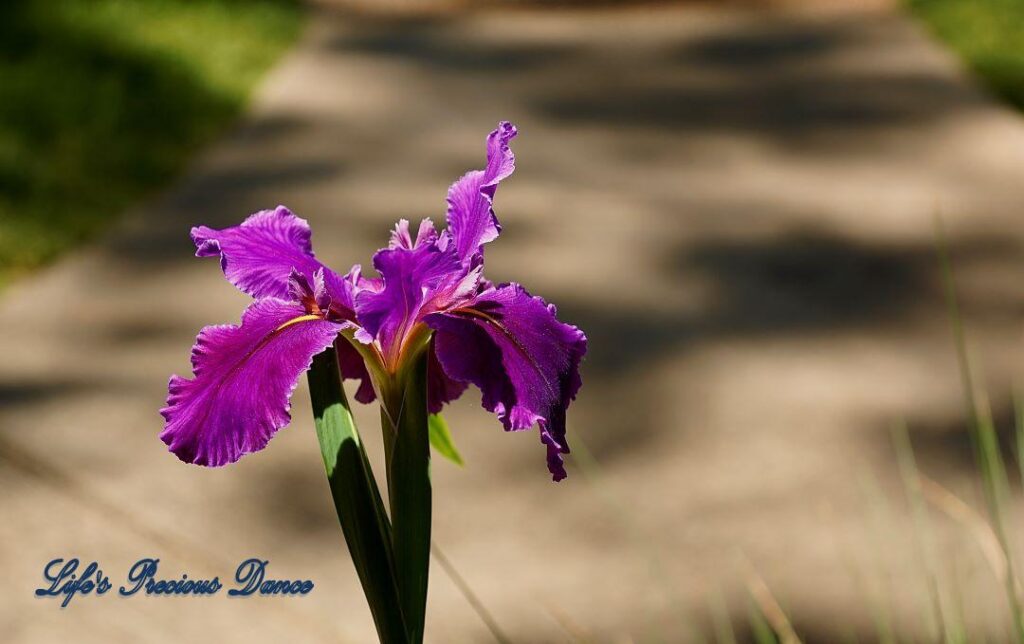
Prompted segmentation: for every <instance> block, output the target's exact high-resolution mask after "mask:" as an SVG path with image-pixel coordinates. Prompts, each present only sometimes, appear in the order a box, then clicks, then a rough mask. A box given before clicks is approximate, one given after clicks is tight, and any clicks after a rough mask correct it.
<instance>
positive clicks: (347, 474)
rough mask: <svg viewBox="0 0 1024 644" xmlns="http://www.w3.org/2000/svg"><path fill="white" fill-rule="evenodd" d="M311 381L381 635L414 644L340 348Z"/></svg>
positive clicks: (330, 470) (320, 433) (351, 545)
mask: <svg viewBox="0 0 1024 644" xmlns="http://www.w3.org/2000/svg"><path fill="white" fill-rule="evenodd" d="M308 380H309V391H310V398H311V399H312V402H313V418H314V423H315V425H316V435H317V439H318V440H319V442H320V452H321V455H322V456H323V459H324V468H325V470H326V472H327V481H328V483H329V484H330V487H331V496H332V497H333V498H334V508H335V511H336V512H337V514H338V521H339V522H340V523H341V529H342V532H344V534H345V541H346V542H347V543H348V549H349V553H350V554H351V555H352V562H353V563H354V564H355V568H356V573H357V574H358V575H359V581H360V583H361V584H362V586H363V592H364V593H365V595H366V601H367V602H368V603H369V604H370V612H371V613H372V614H373V621H374V625H375V626H376V627H377V636H378V637H379V638H380V641H381V642H385V643H387V644H391V643H392V642H394V643H404V642H408V641H410V640H409V639H408V636H407V634H406V627H405V620H404V619H403V617H402V608H401V601H400V599H399V595H398V585H397V581H396V575H395V560H394V552H393V549H392V545H391V535H392V530H391V524H390V522H389V520H388V517H387V514H386V513H385V511H384V504H383V502H382V500H381V496H380V492H379V491H378V489H377V483H376V481H375V480H374V477H373V471H372V470H371V469H370V463H369V460H368V459H367V457H366V450H365V449H364V448H363V443H362V440H361V439H360V436H359V431H358V429H357V428H356V424H355V419H354V418H353V416H352V410H351V407H350V406H349V402H348V398H347V397H346V395H345V390H344V389H343V388H342V386H341V372H340V370H339V367H338V356H337V353H336V351H335V349H334V347H331V348H329V349H327V350H326V351H324V352H323V353H321V354H319V355H317V356H315V357H314V358H313V365H312V367H311V368H310V370H309V372H308Z"/></svg>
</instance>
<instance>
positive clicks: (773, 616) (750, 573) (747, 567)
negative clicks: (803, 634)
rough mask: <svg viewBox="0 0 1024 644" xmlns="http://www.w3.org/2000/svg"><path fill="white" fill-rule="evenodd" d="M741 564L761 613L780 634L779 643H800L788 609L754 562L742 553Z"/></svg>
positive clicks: (751, 594) (748, 586) (772, 628)
mask: <svg viewBox="0 0 1024 644" xmlns="http://www.w3.org/2000/svg"><path fill="white" fill-rule="evenodd" d="M740 565H741V567H742V569H743V577H744V579H745V580H746V583H747V591H748V592H749V593H750V596H751V597H752V598H753V599H754V602H756V604H757V607H758V609H759V612H760V614H761V615H762V616H763V617H764V619H766V620H767V621H768V624H770V625H771V630H773V631H774V632H775V634H776V635H777V636H778V638H779V644H800V638H799V637H797V634H796V631H794V630H793V625H792V624H790V622H789V618H788V617H786V611H784V610H782V606H781V605H780V604H779V602H778V600H777V599H775V595H773V594H772V591H771V589H770V588H768V584H767V583H765V581H764V579H763V578H762V577H761V575H760V574H758V572H757V570H756V569H755V568H754V564H752V563H751V562H750V560H749V559H747V558H746V556H743V555H741V556H740ZM773 639H774V638H773Z"/></svg>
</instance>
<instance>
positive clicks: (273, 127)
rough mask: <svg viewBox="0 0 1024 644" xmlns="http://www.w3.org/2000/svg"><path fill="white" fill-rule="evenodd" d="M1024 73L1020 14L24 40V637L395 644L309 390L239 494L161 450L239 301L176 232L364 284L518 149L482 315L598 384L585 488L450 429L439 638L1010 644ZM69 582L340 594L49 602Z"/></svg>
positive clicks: (876, 10)
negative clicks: (544, 316)
mask: <svg viewBox="0 0 1024 644" xmlns="http://www.w3.org/2000/svg"><path fill="white" fill-rule="evenodd" d="M1022 37H1024V3H1021V2H1019V1H1018V0H908V1H907V2H903V3H900V2H898V1H897V0H817V1H815V0H786V1H783V0H779V1H777V2H771V1H768V0H765V1H758V0H748V1H744V2H739V1H737V2H682V3H670V2H627V1H618V2H616V1H614V0H612V1H603V2H587V1H585V0H565V1H556V0H549V1H545V0H536V1H527V0H523V1H516V0H505V1H498V0H493V1H490V2H470V1H468V0H462V1H459V0H437V1H434V0H422V1H417V0H377V1H370V0H320V1H318V2H311V3H309V4H301V3H298V2H288V1H285V0H251V1H244V0H192V1H186V0H149V1H145V2H143V1H141V0H135V1H130V0H52V1H46V2H43V1H41V0H40V1H29V0H22V1H13V2H11V1H8V2H5V3H3V5H2V6H0V51H2V58H0V331H2V333H0V516H2V517H3V518H4V520H3V521H0V570H2V571H3V573H4V579H3V584H2V588H3V590H2V591H0V592H2V597H3V599H4V601H2V602H0V640H2V641H4V642H54V641H62V640H70V639H72V638H74V639H75V640H76V641H84V642H93V641H116V642H139V641H146V642H149V641H152V642H164V641H167V642H170V641H175V642H181V641H189V640H193V639H198V638H203V639H207V640H210V641H225V642H236V641H237V642H241V641H246V642H280V641H310V642H319V641H332V642H333V641H341V642H368V641H373V638H374V635H373V625H372V621H371V619H370V614H369V611H368V609H367V608H366V604H365V601H364V599H363V596H362V593H361V590H360V588H359V584H358V581H357V579H356V577H355V573H354V571H353V569H352V565H351V563H350V560H349V557H348V553H347V551H346V549H345V546H344V542H343V539H342V535H341V532H340V530H339V528H338V525H337V520H336V517H335V516H334V514H333V509H332V505H331V501H330V495H329V491H328V487H327V485H326V482H325V480H324V475H323V469H322V465H321V462H320V456H319V453H318V448H317V445H316V440H315V438H314V434H313V432H312V423H311V417H310V413H309V395H308V391H307V389H306V387H305V383H301V384H300V386H299V389H298V390H297V391H296V394H295V397H294V399H293V403H294V409H293V422H292V426H291V427H290V428H288V429H285V430H283V431H281V432H280V433H279V434H278V435H277V437H276V438H275V439H274V441H273V443H272V446H271V447H272V449H268V450H265V451H263V452H260V453H258V454H256V455H253V456H250V457H247V458H245V459H243V460H242V461H241V462H239V463H238V464H237V465H235V466H233V467H231V468H226V469H217V470H208V469H204V468H197V467H189V466H186V465H183V464H181V463H180V462H179V461H178V460H177V459H176V458H174V457H173V456H172V455H171V454H169V453H167V452H166V450H165V446H164V445H163V444H162V443H161V442H160V441H159V440H158V439H157V434H158V433H159V431H160V429H161V428H162V419H161V418H160V416H159V414H158V413H157V412H158V409H159V408H160V407H161V406H162V405H163V401H164V398H165V395H166V381H167V377H168V376H169V375H170V374H171V373H188V368H189V365H188V354H189V347H190V346H191V344H192V341H193V338H194V336H195V334H196V332H197V331H198V330H199V329H200V328H201V327H202V326H203V325H206V324H213V323H232V322H237V320H238V316H239V312H240V311H241V309H242V307H243V306H244V304H245V302H246V298H245V297H244V296H242V295H241V294H239V293H237V292H236V291H235V290H234V289H233V288H232V287H231V286H230V285H229V284H228V283H227V282H226V281H224V279H223V277H222V275H221V273H220V271H219V270H218V266H217V263H216V262H215V261H213V260H198V259H195V258H194V257H193V256H192V255H193V252H194V249H193V247H192V244H191V242H190V241H189V238H188V231H189V228H190V227H191V226H192V225H196V224H207V225H210V226H214V227H221V226H226V225H231V224H234V223H236V222H238V221H240V220H241V219H242V218H244V217H245V216H246V215H247V214H249V213H251V212H253V211H255V210H258V209H262V208H268V207H273V206H275V205H277V204H278V203H283V204H286V205H288V206H289V207H290V208H292V209H293V210H294V211H295V212H296V213H298V214H299V215H300V216H302V217H305V218H307V219H308V220H309V221H310V223H311V225H312V228H313V231H314V245H315V248H316V250H317V254H318V256H319V257H320V258H321V259H323V260H324V261H325V262H326V263H328V264H330V265H332V266H334V267H335V268H338V269H340V270H344V269H346V268H347V267H348V266H349V265H351V264H352V263H355V262H362V263H364V264H366V265H368V264H369V258H370V255H371V253H372V252H373V251H374V250H375V249H376V248H378V247H379V246H382V245H384V243H385V241H386V239H387V233H388V230H389V228H390V227H391V226H392V225H393V223H394V221H395V220H397V219H398V218H399V217H406V218H409V219H413V220H415V219H419V218H421V217H426V216H430V217H433V218H434V219H435V220H438V221H440V220H441V219H442V218H443V214H444V208H445V205H444V196H445V190H446V188H447V186H448V185H449V183H450V182H451V181H453V180H454V179H455V178H456V177H458V176H460V175H461V174H462V173H463V172H465V171H466V170H468V169H471V168H476V167H479V166H480V165H481V164H482V162H483V155H484V146H483V142H484V137H485V136H486V134H487V133H488V132H489V131H490V130H491V129H493V127H494V125H495V123H496V122H497V121H499V120H502V119H508V120H511V121H513V122H515V123H516V124H517V125H518V126H519V128H520V136H519V137H518V138H517V139H516V141H515V143H514V149H515V152H516V154H517V157H518V169H517V171H516V174H515V175H514V176H513V177H512V178H511V179H509V180H508V181H506V182H505V183H503V184H502V187H501V190H500V191H499V194H498V196H497V201H496V210H497V213H498V216H499V218H500V219H501V221H502V223H503V225H504V232H503V234H502V237H501V238H500V240H498V241H497V242H495V243H494V244H492V245H491V246H490V247H489V248H488V271H489V277H490V278H491V279H492V280H494V281H506V280H509V279H515V280H517V281H520V282H522V283H523V284H524V285H525V286H526V287H527V288H529V289H530V290H531V291H532V292H534V293H536V294H539V295H542V296H544V297H545V298H546V299H548V300H549V301H552V302H555V303H557V304H558V307H559V313H560V317H561V318H562V319H564V320H566V321H569V322H572V323H574V324H577V325H578V326H580V327H581V328H582V329H584V330H585V331H586V332H587V334H588V336H589V338H590V353H589V354H588V356H587V359H586V361H585V363H584V367H583V378H584V383H585V386H584V388H583V390H582V393H581V395H580V397H579V399H578V400H577V402H576V403H575V404H574V405H573V407H572V408H571V410H570V413H569V424H570V432H571V440H572V441H573V442H572V445H573V457H572V458H571V459H570V461H569V467H570V469H569V472H570V474H569V478H568V479H567V480H566V481H564V482H562V483H560V484H557V485H556V484H553V483H552V482H551V481H550V479H549V477H548V475H547V473H546V469H545V467H544V460H543V453H542V448H541V446H540V445H539V443H538V441H537V437H536V434H535V433H533V432H525V433H522V434H505V433H504V432H502V430H501V427H500V425H499V423H498V422H497V421H496V420H495V419H494V417H493V416H492V415H490V414H488V413H487V412H485V411H484V410H483V409H482V408H481V407H480V405H479V397H478V395H479V394H478V393H477V392H476V391H475V390H473V391H471V392H469V393H468V394H467V395H465V396H463V398H462V399H461V400H460V401H458V402H457V403H456V404H454V405H452V406H451V407H450V408H448V409H447V411H446V412H445V415H446V417H447V420H448V423H449V425H450V426H451V427H452V430H453V434H454V438H455V440H456V443H457V445H458V447H459V449H460V451H461V452H462V455H463V457H464V459H465V462H466V463H465V466H464V467H461V468H460V467H457V466H455V465H453V464H451V463H449V462H447V461H445V460H443V459H437V460H436V461H435V463H434V466H433V469H434V477H435V501H434V502H435V510H434V512H435V518H434V534H435V539H436V545H437V546H438V547H439V548H440V549H441V551H442V552H443V553H444V554H445V555H446V559H447V560H448V561H449V562H450V564H451V566H452V567H454V570H455V571H456V572H455V575H454V576H453V574H452V572H451V569H447V568H445V567H442V566H441V565H439V564H437V562H435V565H434V567H433V569H432V584H431V595H430V599H429V607H428V617H427V631H428V640H429V641H431V642H437V643H440V642H489V641H499V642H500V641H508V642H616V643H619V642H691V641H692V642H720V643H723V644H727V643H729V642H747V641H756V642H771V641H780V642H786V643H789V642H797V641H802V642H825V643H832V642H847V641H848V642H857V641H860V642H873V641H883V642H914V641H916V642H932V641H943V642H964V641H970V642H975V641H988V642H1003V641H1019V638H1020V637H1021V635H1020V632H1021V631H1020V629H1019V626H1018V627H1017V631H1016V632H1015V630H1014V628H1015V627H1014V620H1015V618H1017V619H1019V614H1020V610H1019V608H1018V607H1019V605H1020V601H1019V595H1020V594H1021V593H1020V588H1019V582H1015V581H1014V579H1015V578H1016V577H1017V576H1018V575H1016V572H1017V570H1018V569H1019V567H1020V566H1022V565H1024V559H1021V555H1024V549H1022V548H1021V545H1022V540H1024V524H1022V522H1021V518H1022V517H1024V514H1022V512H1024V507H1021V503H1020V497H1021V489H1020V488H1021V485H1020V482H1021V477H1022V475H1024V467H1021V462H1022V459H1021V458H1020V457H1019V455H1021V454H1024V448H1022V444H1024V443H1022V441H1020V440H1019V436H1021V434H1024V432H1022V430H1021V428H1020V426H1021V424H1022V423H1021V422H1020V419H1021V418H1022V417H1024V416H1022V414H1021V413H1020V409H1019V406H1018V405H1015V402H1014V401H1015V391H1016V387H1017V386H1018V385H1022V383H1024V381H1022V380H1021V378H1022V376H1024V368H1022V367H1024V361H1022V358H1024V355H1022V353H1024V352H1022V348H1024V347H1022V343H1021V340H1022V338H1021V330H1022V328H1024V327H1022V322H1024V280H1022V276H1024V252H1022V251H1024V227H1022V226H1021V219H1020V207H1021V203H1022V202H1024V181H1022V180H1021V174H1020V173H1021V168H1024V120H1022V119H1021V115H1020V112H1019V110H1020V108H1021V106H1022V105H1024V46H1022V45H1021V43H1022V42H1024V40H1022ZM937 221H941V226H940V227H938V228H937V225H936V223H937ZM939 230H944V231H945V232H944V239H945V241H944V242H941V241H940V235H939V234H938V231H939ZM939 251H944V253H945V256H946V257H947V259H948V261H946V262H945V263H944V262H943V261H940V257H941V256H942V255H943V253H942V252H939ZM950 267H951V268H952V270H953V272H955V277H954V279H953V280H950V279H949V278H950V271H949V270H948V269H949V268H950ZM951 282H952V283H955V286H956V293H957V299H956V306H951V298H950V292H951V289H950V288H949V287H950V284H951ZM961 328H962V329H963V330H964V334H963V335H958V334H957V333H955V332H954V331H956V330H958V329H961ZM958 354H959V357H958ZM965 391H966V392H967V395H965ZM358 413H359V414H360V415H359V417H358V418H359V420H360V422H361V424H362V426H363V428H364V429H363V432H364V435H366V437H367V439H368V442H369V447H370V450H371V453H372V455H373V456H374V458H377V457H380V456H381V454H380V449H379V448H380V444H379V437H378V436H377V435H376V431H375V429H374V428H375V427H376V424H375V423H376V409H375V408H371V407H367V408H361V409H359V410H358ZM378 460H379V459H378ZM71 556H76V557H79V558H81V559H83V560H85V561H92V560H96V561H98V562H99V563H100V565H101V567H102V568H103V569H104V571H105V572H107V573H108V574H109V575H110V576H111V579H112V581H114V583H115V584H119V583H122V582H121V579H122V578H123V576H124V574H125V573H126V571H127V569H128V568H129V567H130V565H131V564H132V563H134V562H135V561H136V560H137V559H139V558H142V557H159V558H160V559H161V574H162V575H164V576H166V577H168V578H173V579H178V578H180V576H181V574H183V573H187V574H188V575H189V577H190V578H205V577H212V576H214V575H219V576H220V577H221V578H222V579H224V578H226V577H230V575H231V574H232V572H233V571H234V569H235V567H236V566H237V565H238V563H239V562H241V561H242V560H243V559H245V558H248V557H251V556H258V557H261V558H265V559H269V560H270V562H271V564H270V570H271V573H272V575H273V576H276V577H279V578H311V579H312V580H313V581H314V582H315V584H316V588H315V590H314V591H313V592H312V593H311V594H310V595H308V596H306V597H303V598H291V599H282V598H268V599H260V598H246V599H229V598H227V596H226V595H223V594H222V595H220V596H217V597H214V598H209V599H196V598H189V597H143V596H137V597H133V598H131V599H120V598H118V597H116V596H113V595H108V596H105V597H99V598H98V597H93V596H90V597H78V598H76V599H74V600H72V602H71V604H70V606H69V607H68V608H66V609H63V610H61V609H60V608H59V606H58V604H59V602H56V601H54V600H52V599H38V598H35V597H33V595H32V591H33V590H34V589H35V588H36V587H39V586H41V585H42V583H43V578H42V569H43V566H44V565H45V563H46V562H48V561H49V560H51V559H53V558H55V557H71ZM1017 561H1020V564H1017ZM455 576H458V577H460V578H461V580H462V581H463V582H464V584H463V585H462V586H464V587H460V584H459V583H457V582H456V581H455V580H454V579H455ZM466 587H468V591H467V589H466ZM467 593H468V594H469V595H471V598H472V599H473V600H474V601H470V599H469V598H467ZM474 602H475V604H474Z"/></svg>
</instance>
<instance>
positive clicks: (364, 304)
mask: <svg viewBox="0 0 1024 644" xmlns="http://www.w3.org/2000/svg"><path fill="white" fill-rule="evenodd" d="M373 267H374V268H376V269H377V272H378V273H380V276H381V279H382V280H383V288H381V290H379V291H372V290H368V289H367V290H363V291H360V292H359V293H358V295H357V296H356V310H357V312H358V317H359V324H360V325H361V327H362V329H361V330H360V332H359V333H358V334H357V335H356V337H357V338H359V339H360V340H362V341H366V340H372V339H375V340H376V341H377V342H378V343H379V345H380V347H381V350H382V351H383V352H384V355H385V358H387V359H392V358H395V357H396V356H397V354H398V351H399V349H400V348H401V342H402V340H403V339H404V337H405V335H406V333H408V331H409V330H410V329H411V328H412V326H413V325H414V324H415V323H416V322H417V321H418V320H419V318H420V316H421V314H422V313H424V305H425V304H427V303H428V302H430V301H431V300H432V299H433V298H434V296H435V294H436V290H437V289H438V288H439V287H441V286H444V285H446V284H449V283H450V282H452V281H453V280H458V278H459V277H461V276H462V274H463V273H464V271H463V269H462V266H461V265H460V264H459V261H458V259H456V258H455V255H454V254H453V253H452V252H450V251H443V250H441V249H440V248H438V246H437V245H436V244H433V243H427V244H421V245H418V246H416V247H415V248H411V249H410V248H404V247H401V246H398V247H395V248H386V249H383V250H379V251H377V253H376V254H375V255H374V256H373Z"/></svg>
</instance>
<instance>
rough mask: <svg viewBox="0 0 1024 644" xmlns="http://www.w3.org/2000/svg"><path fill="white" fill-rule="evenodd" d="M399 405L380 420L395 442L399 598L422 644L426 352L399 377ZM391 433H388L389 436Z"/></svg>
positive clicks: (426, 546) (392, 468) (426, 547)
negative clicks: (387, 424)
mask: <svg viewBox="0 0 1024 644" xmlns="http://www.w3.org/2000/svg"><path fill="white" fill-rule="evenodd" d="M394 384H395V387H396V389H395V391H394V398H392V399H391V402H393V403H395V404H394V405H393V407H392V408H391V410H390V411H389V413H387V414H382V417H381V420H382V422H384V423H388V422H389V420H393V422H394V426H393V427H392V428H387V427H386V429H388V430H390V429H393V431H391V432H390V434H391V435H392V436H393V437H394V446H393V447H392V451H391V458H390V459H389V461H390V462H389V463H388V492H389V493H390V494H389V495H388V496H389V500H390V502H391V521H392V524H393V526H394V530H393V531H392V544H393V545H394V552H395V573H396V579H397V582H398V596H399V598H400V600H401V604H402V615H403V616H404V618H405V624H406V632H407V633H408V639H409V642H411V643H412V644H420V643H421V642H423V628H424V621H425V620H426V612H427V579H428V573H429V571H430V518H431V484H430V439H429V433H430V432H429V430H428V428H427V416H428V413H427V353H426V351H424V352H422V355H421V356H418V357H417V358H415V359H414V362H413V364H411V365H410V368H409V369H408V370H403V371H400V372H399V374H398V376H397V377H396V380H395V383H394ZM388 433H389V431H385V434H388Z"/></svg>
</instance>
